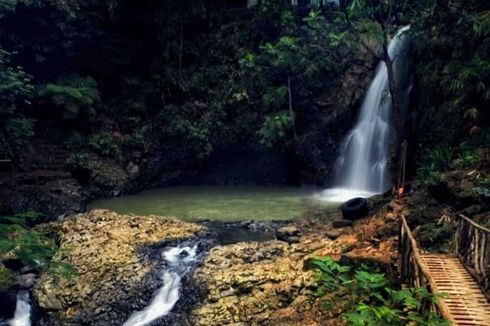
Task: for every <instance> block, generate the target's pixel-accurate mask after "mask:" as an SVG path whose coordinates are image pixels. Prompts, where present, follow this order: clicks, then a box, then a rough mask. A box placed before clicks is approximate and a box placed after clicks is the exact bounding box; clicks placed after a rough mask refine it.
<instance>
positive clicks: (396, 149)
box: [383, 42, 403, 190]
mask: <svg viewBox="0 0 490 326" xmlns="http://www.w3.org/2000/svg"><path fill="white" fill-rule="evenodd" d="M383 56H384V58H383V61H384V62H385V64H386V70H387V72H388V85H389V86H388V88H389V92H390V100H391V105H392V109H393V123H394V129H395V144H394V146H393V148H392V151H391V155H390V175H391V180H392V182H393V185H394V187H395V190H396V189H397V188H398V186H399V185H398V184H397V176H398V169H399V163H400V162H399V161H400V160H399V158H400V149H401V144H402V141H403V139H402V138H403V121H402V112H401V111H402V109H401V103H400V94H399V92H398V88H397V85H396V80H395V73H394V69H393V60H392V59H391V58H390V56H389V53H388V43H387V42H385V44H384V45H383Z"/></svg>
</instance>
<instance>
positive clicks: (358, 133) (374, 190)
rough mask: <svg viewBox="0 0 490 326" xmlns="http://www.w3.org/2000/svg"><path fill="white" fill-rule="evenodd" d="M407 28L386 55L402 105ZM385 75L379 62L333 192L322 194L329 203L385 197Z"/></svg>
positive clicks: (388, 127) (388, 137) (388, 125)
mask: <svg viewBox="0 0 490 326" xmlns="http://www.w3.org/2000/svg"><path fill="white" fill-rule="evenodd" d="M409 28H410V27H409V26H405V27H403V28H401V29H399V30H398V32H397V33H396V35H395V37H393V39H392V40H391V41H390V43H389V46H388V53H389V55H390V58H391V59H392V60H394V73H395V80H396V81H397V86H398V87H399V89H400V93H401V94H400V95H401V96H402V101H406V98H405V97H407V96H408V92H409V88H410V87H409V86H407V85H409V82H407V80H408V79H409V74H408V73H407V71H406V69H405V68H406V63H407V61H408V60H407V59H408V58H407V55H406V52H407V49H408V46H409V38H408V37H407V36H406V32H407V31H408V30H409ZM391 111H392V107H391V100H390V95H389V82H388V71H387V68H386V64H385V63H384V62H380V63H379V65H378V67H377V68H376V75H375V77H374V79H373V80H372V82H371V84H370V86H369V89H368V92H367V93H366V96H365V97H364V100H363V103H362V107H361V110H360V114H359V118H358V120H357V123H356V124H355V126H354V128H353V129H352V130H351V131H350V132H349V133H348V134H347V136H346V137H345V139H344V140H343V142H342V145H341V149H340V156H339V157H338V159H337V161H336V163H335V169H334V170H335V176H336V179H335V183H334V188H331V189H326V190H325V191H323V193H322V196H323V198H325V199H326V200H328V201H334V202H344V201H347V200H349V199H351V198H354V197H364V198H366V197H370V196H373V195H375V194H380V193H384V192H385V191H387V190H388V189H389V188H390V186H391V181H390V175H389V156H390V147H391V144H392V140H393V137H394V132H393V127H392V114H391Z"/></svg>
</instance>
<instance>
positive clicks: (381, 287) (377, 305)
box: [311, 257, 449, 326]
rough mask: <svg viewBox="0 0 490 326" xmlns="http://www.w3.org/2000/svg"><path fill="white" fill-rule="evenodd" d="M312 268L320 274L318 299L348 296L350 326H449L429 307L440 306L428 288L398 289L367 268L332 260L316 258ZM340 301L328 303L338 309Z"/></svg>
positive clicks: (347, 309) (329, 306)
mask: <svg viewBox="0 0 490 326" xmlns="http://www.w3.org/2000/svg"><path fill="white" fill-rule="evenodd" d="M311 263H312V265H313V266H314V267H315V269H316V270H317V271H318V280H319V289H318V292H317V296H319V297H324V296H325V295H326V294H328V293H344V294H345V296H344V297H346V298H347V300H348V303H347V306H346V307H344V308H343V309H345V312H344V313H343V318H344V320H345V321H346V323H347V324H348V325H355V326H374V325H379V326H382V325H386V326H388V325H390V326H394V325H407V324H413V325H431V326H435V325H441V326H442V325H449V323H448V322H446V321H444V320H443V319H441V318H440V317H439V316H437V315H436V314H435V313H433V312H431V311H430V310H429V309H427V307H428V306H429V305H431V304H437V300H438V297H437V296H434V295H433V294H431V293H430V292H429V291H428V290H427V289H425V288H416V289H415V288H414V289H395V288H393V287H391V286H390V284H389V282H388V280H387V278H386V276H385V275H384V274H381V273H379V272H377V271H374V272H373V271H372V269H371V270H370V269H369V268H367V267H366V266H360V267H351V266H347V265H341V264H339V263H337V262H336V261H334V260H333V259H332V258H330V257H322V258H315V259H313V260H312V262H311ZM338 303H339V301H338V297H337V296H335V298H332V299H331V301H327V302H326V303H325V309H327V310H328V309H331V308H334V307H335V306H336V305H337V304H338Z"/></svg>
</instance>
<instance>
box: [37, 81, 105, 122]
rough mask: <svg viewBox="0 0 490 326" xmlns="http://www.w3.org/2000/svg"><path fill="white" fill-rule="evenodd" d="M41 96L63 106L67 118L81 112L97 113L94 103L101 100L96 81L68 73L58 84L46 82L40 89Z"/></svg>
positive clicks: (63, 114)
mask: <svg viewBox="0 0 490 326" xmlns="http://www.w3.org/2000/svg"><path fill="white" fill-rule="evenodd" d="M39 96H41V97H45V98H48V99H50V100H51V102H52V103H53V104H55V105H56V106H57V107H59V108H61V109H62V117H63V119H65V120H69V119H75V118H77V117H78V116H79V115H80V114H85V115H87V116H93V115H95V108H94V105H95V104H96V103H97V102H98V101H99V100H100V97H99V91H98V89H97V83H96V81H95V80H94V79H92V78H91V77H85V78H83V77H80V76H78V75H67V76H64V77H62V78H60V79H59V80H58V83H57V84H51V83H50V84H46V85H45V86H43V87H41V88H40V89H39Z"/></svg>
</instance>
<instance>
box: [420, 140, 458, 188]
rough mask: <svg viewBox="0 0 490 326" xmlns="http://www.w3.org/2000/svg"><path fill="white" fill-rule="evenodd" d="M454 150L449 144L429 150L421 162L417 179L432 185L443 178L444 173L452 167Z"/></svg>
mask: <svg viewBox="0 0 490 326" xmlns="http://www.w3.org/2000/svg"><path fill="white" fill-rule="evenodd" d="M453 157H454V151H453V150H452V149H451V148H450V147H448V146H441V147H438V148H435V149H432V150H428V151H426V152H425V154H424V155H423V156H422V158H421V161H420V163H419V168H418V171H417V172H418V173H417V179H418V180H419V181H420V183H421V184H424V185H432V184H437V183H439V182H440V181H442V180H443V173H444V172H446V171H448V170H449V169H450V168H451V167H452V163H453Z"/></svg>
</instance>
